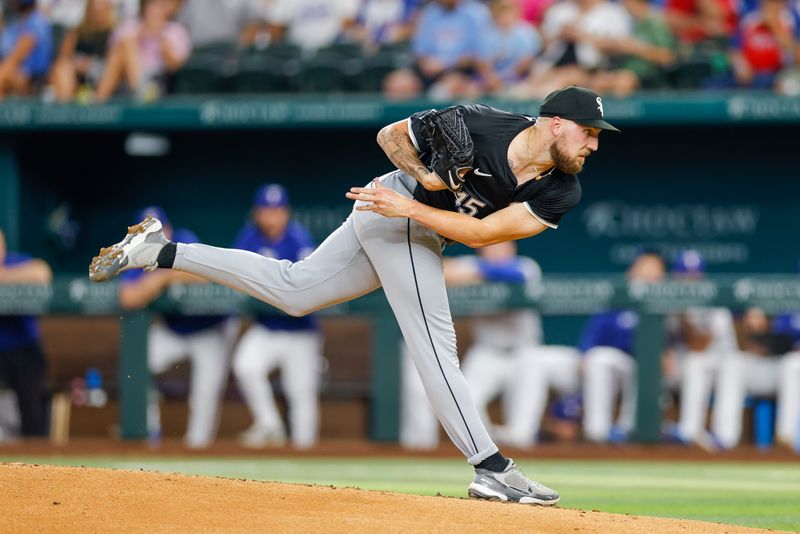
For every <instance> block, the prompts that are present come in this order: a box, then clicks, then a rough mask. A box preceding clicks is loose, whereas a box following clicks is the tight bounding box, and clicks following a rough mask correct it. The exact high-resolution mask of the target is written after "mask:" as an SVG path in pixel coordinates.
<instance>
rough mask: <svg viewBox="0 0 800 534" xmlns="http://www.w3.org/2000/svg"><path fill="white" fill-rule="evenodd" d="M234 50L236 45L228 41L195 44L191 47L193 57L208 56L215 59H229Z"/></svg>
mask: <svg viewBox="0 0 800 534" xmlns="http://www.w3.org/2000/svg"><path fill="white" fill-rule="evenodd" d="M235 51H236V47H235V46H234V45H232V44H231V43H228V42H224V41H223V42H218V43H208V44H204V45H200V46H195V47H194V48H193V49H192V57H193V58H208V59H212V58H213V59H216V60H220V61H221V60H226V59H231V58H232V57H233V54H234V53H235Z"/></svg>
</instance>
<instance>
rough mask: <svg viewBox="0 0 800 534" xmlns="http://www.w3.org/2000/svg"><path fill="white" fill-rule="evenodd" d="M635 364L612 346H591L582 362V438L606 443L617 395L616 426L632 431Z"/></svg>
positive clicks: (634, 361) (634, 405) (634, 413)
mask: <svg viewBox="0 0 800 534" xmlns="http://www.w3.org/2000/svg"><path fill="white" fill-rule="evenodd" d="M637 369H638V365H637V364H636V360H635V359H634V358H633V357H632V356H631V355H630V354H628V353H627V352H624V351H622V350H620V349H618V348H615V347H593V348H591V349H589V350H587V351H586V354H585V355H584V363H583V435H584V437H585V438H586V439H588V440H591V441H597V442H605V441H608V438H609V434H610V433H611V426H612V424H613V423H612V421H613V419H614V410H615V408H616V400H617V395H619V412H618V414H617V423H616V424H617V426H618V427H619V428H620V429H621V430H622V431H624V432H631V430H633V426H634V423H635V420H636V396H637V391H638V381H637Z"/></svg>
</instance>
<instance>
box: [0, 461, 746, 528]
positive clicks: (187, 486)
mask: <svg viewBox="0 0 800 534" xmlns="http://www.w3.org/2000/svg"><path fill="white" fill-rule="evenodd" d="M0 518H2V520H0V531H2V532H15V533H16V532H109V531H116V532H120V531H122V532H148V533H149V532H165V531H170V532H188V531H195V532H208V531H215V532H219V531H226V532H270V533H284V532H302V533H305V532H325V533H329V532H330V533H333V532H348V533H352V532H370V533H374V532H403V533H404V534H408V533H416V532H458V533H462V532H481V533H483V532H504V533H508V532H519V531H526V532H541V533H553V534H561V533H570V534H574V533H576V532H578V533H587V532H598V533H600V532H602V533H607V532H626V533H648V534H649V533H656V532H657V533H661V532H680V533H684V534H685V533H687V532H703V533H722V532H725V533H730V534H734V533H739V532H756V531H757V529H751V528H744V527H736V526H730V525H719V524H715V523H703V522H699V521H686V520H677V519H661V518H654V517H645V516H632V515H619V514H607V513H602V512H591V511H581V510H569V509H564V508H557V507H556V508H545V507H537V506H522V505H514V504H502V503H493V502H483V501H474V500H468V499H457V498H446V497H421V496H415V495H405V494H397V493H387V492H379V491H365V490H359V489H351V488H334V487H328V486H311V485H300V484H284V483H277V482H257V481H249V480H235V479H227V478H210V477H200V476H187V475H179V474H167V473H154V472H146V471H125V470H112V469H89V468H81V467H58V466H41V465H28V464H20V463H0Z"/></svg>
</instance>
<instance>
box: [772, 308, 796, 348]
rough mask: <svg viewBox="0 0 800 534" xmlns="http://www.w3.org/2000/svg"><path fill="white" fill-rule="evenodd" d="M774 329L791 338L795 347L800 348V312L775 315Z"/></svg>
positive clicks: (776, 332)
mask: <svg viewBox="0 0 800 534" xmlns="http://www.w3.org/2000/svg"><path fill="white" fill-rule="evenodd" d="M772 331H773V332H774V333H775V334H778V335H783V336H787V337H789V338H791V340H792V345H793V346H794V348H795V349H800V312H794V313H784V314H781V315H777V316H775V318H774V319H773V320H772Z"/></svg>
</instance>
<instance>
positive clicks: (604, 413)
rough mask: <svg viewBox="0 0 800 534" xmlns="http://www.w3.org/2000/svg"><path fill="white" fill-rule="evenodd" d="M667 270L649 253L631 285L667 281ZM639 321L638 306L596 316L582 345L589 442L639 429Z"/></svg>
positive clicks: (639, 261) (638, 262)
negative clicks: (636, 338) (636, 347)
mask: <svg viewBox="0 0 800 534" xmlns="http://www.w3.org/2000/svg"><path fill="white" fill-rule="evenodd" d="M666 270H667V269H666V266H665V264H664V259H663V258H662V257H661V256H659V255H658V254H655V253H653V252H643V253H642V254H640V255H639V256H637V257H636V259H635V260H634V261H633V263H632V264H631V266H630V267H629V268H628V272H627V275H626V278H627V280H628V284H630V285H636V284H654V283H658V282H661V281H662V280H663V279H664V276H665V274H666ZM638 324H639V316H638V314H637V313H636V312H634V311H632V310H609V311H606V312H601V313H597V314H595V315H593V316H592V317H591V318H590V319H589V321H588V323H587V324H586V326H585V327H584V329H583V332H582V334H581V341H580V344H579V347H578V348H579V349H580V350H581V351H582V352H583V353H584V360H583V400H584V406H583V435H584V437H585V438H586V439H587V440H590V441H595V442H600V443H603V442H607V441H612V442H621V441H626V440H627V439H628V436H629V434H630V432H631V430H633V426H634V423H635V421H636V402H637V389H638V388H637V384H638V371H637V368H638V365H637V363H636V355H635V354H634V352H633V349H634V346H633V344H634V340H633V336H634V332H635V331H636V326H637V325H638ZM650 356H651V357H652V356H655V357H657V355H650ZM617 396H619V410H617V408H616V404H617ZM615 413H616V414H618V415H617V417H616V423H613V421H614V414H615Z"/></svg>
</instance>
